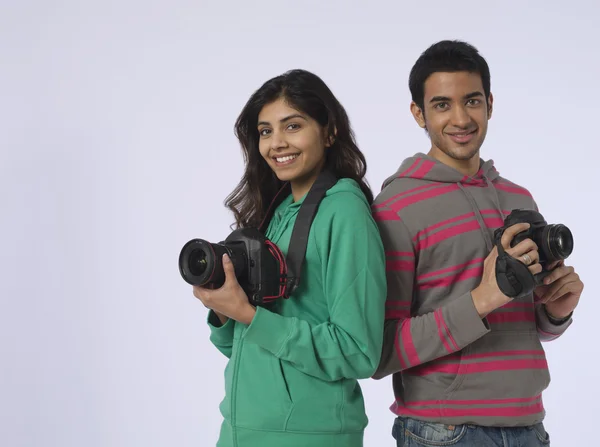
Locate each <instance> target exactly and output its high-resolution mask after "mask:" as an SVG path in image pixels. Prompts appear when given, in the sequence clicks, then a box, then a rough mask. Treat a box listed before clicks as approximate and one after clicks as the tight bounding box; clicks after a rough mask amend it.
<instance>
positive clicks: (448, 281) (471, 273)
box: [419, 265, 483, 290]
mask: <svg viewBox="0 0 600 447" xmlns="http://www.w3.org/2000/svg"><path fill="white" fill-rule="evenodd" d="M482 273H483V266H482V265H480V266H476V267H473V268H470V269H468V270H464V271H462V272H460V273H459V274H458V275H451V276H445V277H443V278H438V279H433V280H431V281H427V282H424V283H421V284H419V290H427V289H434V288H436V287H450V286H451V285H453V284H456V283H458V282H461V281H465V280H467V279H470V278H477V277H478V276H481V274H482Z"/></svg>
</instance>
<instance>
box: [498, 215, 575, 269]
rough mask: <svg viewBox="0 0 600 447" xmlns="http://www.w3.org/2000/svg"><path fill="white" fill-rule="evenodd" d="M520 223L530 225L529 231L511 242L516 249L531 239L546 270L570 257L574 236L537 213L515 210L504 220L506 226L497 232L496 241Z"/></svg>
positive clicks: (523, 232)
mask: <svg viewBox="0 0 600 447" xmlns="http://www.w3.org/2000/svg"><path fill="white" fill-rule="evenodd" d="M518 223H528V224H529V225H530V226H529V228H528V229H527V230H525V231H522V232H520V233H518V234H517V235H516V236H515V237H514V238H513V240H512V242H511V247H514V246H515V245H517V244H518V243H519V242H521V241H523V240H525V239H531V240H532V241H533V242H535V244H536V245H537V247H538V253H539V255H540V260H539V263H540V264H541V266H542V268H543V269H544V270H546V269H547V266H548V264H551V263H553V262H555V261H561V260H564V259H566V258H568V257H569V255H570V254H571V252H572V251H573V235H572V234H571V231H570V230H569V228H567V227H566V226H565V225H563V224H548V223H547V222H546V220H545V219H544V217H543V216H542V215H541V214H540V213H539V212H537V211H534V210H525V209H515V210H512V211H511V213H510V214H509V215H508V216H507V217H506V219H505V220H504V226H503V227H502V228H498V229H497V230H496V231H495V234H494V235H495V239H499V238H500V237H502V233H504V230H506V229H507V228H508V227H510V226H512V225H516V224H518Z"/></svg>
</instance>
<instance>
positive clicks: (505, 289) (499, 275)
mask: <svg viewBox="0 0 600 447" xmlns="http://www.w3.org/2000/svg"><path fill="white" fill-rule="evenodd" d="M502 233H504V232H503V231H502V232H497V233H496V237H495V239H496V247H497V248H498V259H496V282H497V283H498V287H499V288H500V290H501V291H502V293H503V294H504V295H506V296H508V297H509V298H522V297H524V296H527V295H529V294H530V293H532V292H533V289H534V288H535V287H536V285H537V284H536V278H535V277H534V275H533V274H532V273H531V272H530V271H529V268H528V267H527V266H526V265H525V264H523V263H522V262H521V261H519V260H518V259H515V258H513V257H512V256H511V255H509V254H508V253H506V251H505V250H504V247H503V246H502V243H501V238H502Z"/></svg>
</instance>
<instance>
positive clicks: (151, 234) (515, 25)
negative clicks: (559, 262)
mask: <svg viewBox="0 0 600 447" xmlns="http://www.w3.org/2000/svg"><path fill="white" fill-rule="evenodd" d="M0 5H1V6H0V64H1V66H0V148H1V158H0V204H1V206H2V208H1V214H0V298H1V308H0V445H2V446H3V447H33V446H35V447H38V446H39V447H50V446H57V447H58V446H60V447H67V446H73V447H75V446H76V447H81V446H86V447H99V446H103V447H104V446H111V447H112V446H115V447H121V446H122V447H125V446H165V447H166V446H181V447H183V446H210V445H214V443H215V440H216V437H217V433H218V428H219V425H220V422H221V418H220V415H219V412H218V408H217V407H218V403H219V401H220V400H221V398H222V396H223V368H224V366H225V358H224V357H223V356H221V354H219V353H218V352H217V351H216V349H213V347H212V346H211V345H210V343H209V341H208V330H207V327H206V324H205V317H206V311H205V309H204V307H203V306H202V304H201V303H200V302H199V301H197V300H196V299H195V298H193V296H192V293H191V288H190V287H189V286H188V285H186V284H185V283H184V282H183V280H182V279H181V278H180V276H179V272H178V270H177V256H178V254H179V250H180V248H181V246H182V245H183V243H185V242H186V241H187V240H188V239H190V238H192V237H202V238H207V239H210V240H213V241H217V240H221V239H222V238H223V237H225V236H226V235H227V234H228V232H229V225H230V224H231V222H232V217H231V215H230V214H229V213H228V212H227V210H226V209H225V208H224V207H223V205H222V203H223V200H224V198H225V196H226V195H227V193H229V192H230V191H231V189H232V188H233V187H234V186H235V184H236V183H237V181H238V180H239V178H240V176H241V172H242V159H241V156H240V152H239V148H238V145H237V141H236V140H235V138H234V136H233V131H232V130H233V122H234V120H235V118H236V116H237V114H238V113H239V111H240V110H241V107H242V106H243V104H244V103H245V101H246V100H247V98H248V97H249V95H250V94H251V92H252V91H254V89H256V88H258V87H259V85H260V84H261V83H262V82H264V81H265V80H267V79H268V78H270V77H272V76H275V75H277V74H280V73H281V72H283V71H285V70H287V69H290V68H295V67H302V68H306V69H308V70H312V71H314V72H315V73H317V74H318V75H320V76H321V77H322V78H323V79H324V80H325V81H326V82H327V83H328V84H329V85H330V87H331V88H332V90H333V91H334V93H335V94H336V95H338V97H339V99H340V100H341V102H342V103H343V104H344V106H345V107H346V108H347V110H348V112H349V115H350V117H351V120H352V122H353V125H354V128H355V130H356V134H357V138H358V141H359V144H360V146H361V148H362V149H363V151H364V152H365V153H366V156H367V159H368V162H369V171H368V179H369V181H370V182H371V185H372V187H373V189H374V190H375V191H376V192H378V191H379V186H380V185H381V182H382V181H383V179H384V178H385V177H386V176H387V175H389V174H391V173H392V172H393V171H394V170H395V169H396V168H397V166H398V165H399V164H400V162H401V161H402V159H403V158H404V157H407V156H409V155H412V154H413V153H415V152H417V151H426V150H427V149H428V147H429V146H428V144H429V142H428V140H427V138H426V136H425V135H424V133H423V131H422V130H421V129H420V128H418V126H417V125H416V124H415V123H414V121H413V119H412V117H411V115H410V114H409V109H408V105H409V101H410V97H409V92H408V88H407V77H408V72H409V70H410V67H411V66H412V64H413V63H414V61H415V60H416V58H417V57H418V56H419V54H420V52H421V51H423V50H424V49H425V48H426V47H427V46H428V45H430V44H431V43H433V42H435V41H437V40H439V39H443V38H461V39H466V40H468V41H470V42H471V43H473V44H475V45H476V46H477V47H479V49H480V50H481V52H482V53H483V55H484V56H485V57H486V58H487V60H488V62H489V64H490V66H491V71H492V91H493V93H494V95H495V113H494V117H493V119H492V121H491V122H490V128H489V132H488V138H487V141H486V143H485V145H484V147H483V156H484V158H490V157H491V158H493V159H494V160H495V161H496V163H497V166H498V168H499V170H500V172H501V173H502V174H503V175H504V176H506V177H508V178H510V179H512V180H514V181H516V182H518V183H521V184H524V185H525V186H526V187H528V188H529V189H530V191H531V192H532V193H533V194H534V196H535V197H536V199H537V201H538V203H539V205H540V208H541V210H542V212H543V213H544V214H545V216H546V217H547V219H548V220H549V221H550V222H553V223H557V222H563V223H565V224H567V225H569V226H570V227H571V228H572V230H573V232H574V235H575V238H576V244H575V252H574V254H573V256H572V259H570V263H572V264H573V265H575V266H576V267H577V270H578V271H579V273H580V274H581V276H582V277H583V279H584V282H585V283H586V289H585V292H584V297H583V300H582V302H581V305H580V308H579V309H578V311H577V313H576V316H575V324H574V325H573V326H572V327H571V328H570V329H569V331H568V333H567V334H566V335H565V336H564V337H563V338H561V339H560V340H557V341H555V342H552V343H550V344H547V345H546V349H547V351H548V358H549V364H550V367H551V372H552V384H551V386H550V389H549V390H548V391H547V392H546V394H545V399H544V402H545V406H546V408H547V410H548V417H547V420H546V422H547V428H548V430H549V431H550V433H551V436H552V439H553V441H554V442H553V445H554V446H559V447H560V446H573V445H581V443H583V442H596V441H590V439H591V438H593V437H595V436H596V433H597V430H596V427H595V426H594V424H595V423H596V417H595V416H594V415H595V414H596V412H597V409H596V405H595V404H596V402H597V401H598V399H599V398H600V393H599V392H598V373H597V369H596V368H597V363H596V357H597V355H598V351H599V349H598V345H597V326H596V325H597V322H596V319H597V316H598V311H599V310H600V305H599V304H598V298H599V297H598V292H599V291H600V289H599V287H598V284H597V282H595V281H596V279H597V278H598V277H599V276H600V275H599V273H598V262H597V259H598V252H597V250H598V248H599V245H598V243H597V241H598V231H597V225H596V221H597V219H598V213H597V192H596V191H597V190H598V187H597V162H598V155H597V154H598V151H599V150H600V142H599V138H598V128H599V124H598V122H597V117H598V98H597V94H598V93H597V90H598V88H597V87H598V79H599V78H600V63H599V61H598V50H597V47H598V44H599V43H600V32H599V31H598V18H599V15H600V14H599V12H600V7H599V6H598V3H597V2H594V1H591V0H590V1H587V2H586V1H569V2H554V3H553V2H548V1H528V2H521V1H503V2H493V4H492V2H481V1H454V2H446V1H429V2H427V3H426V4H423V5H422V6H419V5H418V2H410V3H406V2H397V1H389V2H381V1H370V2H349V1H343V2H342V1H332V2H324V1H308V0H304V1H302V2H289V1H252V2H242V1H239V2H227V1H221V2H216V1H213V2H208V1H183V0H179V1H166V0H163V1H158V0H146V1H141V0H120V1H116V0H104V1H101V2H100V1H75V0H70V1H68V0H63V1H59V0H57V1H41V0H33V1H31V0H30V1H27V0H19V1H17V0H1V3H0ZM362 385H363V387H364V393H365V397H366V403H367V409H368V414H369V417H370V425H369V426H368V428H367V431H366V446H369V447H371V446H372V447H376V446H385V445H388V446H392V445H394V442H393V440H392V438H391V435H390V430H391V424H392V421H393V415H392V414H391V413H390V412H389V410H388V407H389V405H390V404H391V403H392V400H393V395H392V391H391V382H390V379H389V378H387V379H385V380H381V381H378V382H376V381H372V380H365V381H362Z"/></svg>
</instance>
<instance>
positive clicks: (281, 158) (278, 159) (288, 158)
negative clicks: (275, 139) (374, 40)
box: [275, 154, 300, 163]
mask: <svg viewBox="0 0 600 447" xmlns="http://www.w3.org/2000/svg"><path fill="white" fill-rule="evenodd" d="M298 155H300V154H296V155H288V156H286V157H276V158H275V160H277V163H285V162H286V161H290V160H293V159H294V158H296V157H298Z"/></svg>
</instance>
